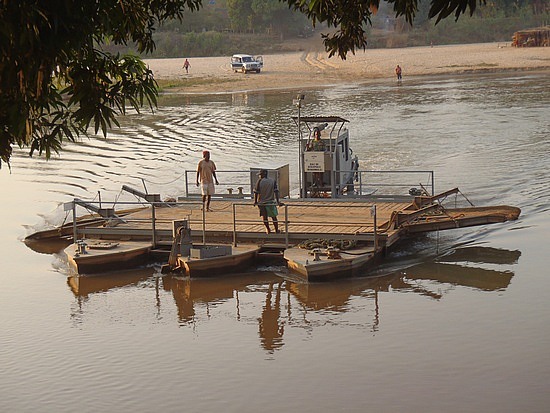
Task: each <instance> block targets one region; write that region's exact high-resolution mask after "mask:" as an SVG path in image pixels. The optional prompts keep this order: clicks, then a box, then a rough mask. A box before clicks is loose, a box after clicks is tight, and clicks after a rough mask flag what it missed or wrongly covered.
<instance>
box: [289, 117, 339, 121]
mask: <svg viewBox="0 0 550 413" xmlns="http://www.w3.org/2000/svg"><path fill="white" fill-rule="evenodd" d="M292 119H294V120H295V121H297V120H298V116H293V117H292ZM300 122H349V120H347V119H344V118H341V117H340V116H300Z"/></svg>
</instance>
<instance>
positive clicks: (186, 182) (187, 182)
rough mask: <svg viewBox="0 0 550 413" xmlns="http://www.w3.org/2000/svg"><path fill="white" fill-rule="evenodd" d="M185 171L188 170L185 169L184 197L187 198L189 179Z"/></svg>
mask: <svg viewBox="0 0 550 413" xmlns="http://www.w3.org/2000/svg"><path fill="white" fill-rule="evenodd" d="M187 172H189V171H187V170H186V171H185V197H186V198H189V180H188V179H187Z"/></svg>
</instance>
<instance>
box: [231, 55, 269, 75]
mask: <svg viewBox="0 0 550 413" xmlns="http://www.w3.org/2000/svg"><path fill="white" fill-rule="evenodd" d="M263 67H264V59H263V58H262V56H256V57H254V56H252V55H249V54H234V55H233V56H232V57H231V69H233V71H234V72H239V71H240V72H243V73H248V72H256V73H260V71H261V70H262V68H263Z"/></svg>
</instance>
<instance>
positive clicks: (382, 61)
mask: <svg viewBox="0 0 550 413" xmlns="http://www.w3.org/2000/svg"><path fill="white" fill-rule="evenodd" d="M263 57H264V69H263V70H262V72H261V73H259V74H256V73H251V74H246V75H245V74H242V73H234V72H233V71H232V70H231V65H230V57H228V56H225V57H206V58H192V59H189V60H190V62H191V68H190V70H189V73H188V74H186V73H185V70H184V69H183V68H182V66H183V61H184V60H185V59H184V58H181V59H148V60H146V63H147V64H148V65H149V67H150V68H151V69H152V70H153V72H154V74H155V77H156V78H157V79H158V80H160V81H163V80H167V79H171V80H177V82H174V83H175V84H176V85H177V86H175V87H173V88H171V89H170V90H172V91H178V92H183V93H186V92H187V93H215V92H218V93H219V92H236V91H255V90H267V89H288V88H292V89H300V88H311V87H322V86H328V85H335V84H344V83H363V82H369V81H372V80H375V79H391V78H393V77H394V76H395V75H394V68H395V66H396V65H397V64H399V65H400V66H401V67H402V68H403V78H404V79H406V78H407V77H414V76H427V75H444V74H455V73H472V72H476V71H492V72H499V71H511V70H517V71H523V70H550V48H548V47H532V48H515V47H511V46H510V44H509V43H507V44H505V43H482V44H468V45H450V46H434V47H412V48H402V49H372V50H366V51H360V52H358V53H357V54H355V55H350V56H348V58H347V60H344V61H343V60H341V59H339V58H338V57H332V58H330V59H329V58H328V54H327V53H326V52H324V51H302V52H292V53H285V54H274V55H265V56H263Z"/></svg>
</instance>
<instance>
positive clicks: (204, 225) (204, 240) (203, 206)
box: [202, 202, 206, 245]
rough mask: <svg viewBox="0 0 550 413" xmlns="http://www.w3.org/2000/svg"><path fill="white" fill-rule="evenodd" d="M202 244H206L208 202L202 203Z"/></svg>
mask: <svg viewBox="0 0 550 413" xmlns="http://www.w3.org/2000/svg"><path fill="white" fill-rule="evenodd" d="M202 245H206V203H205V202H203V203H202Z"/></svg>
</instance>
